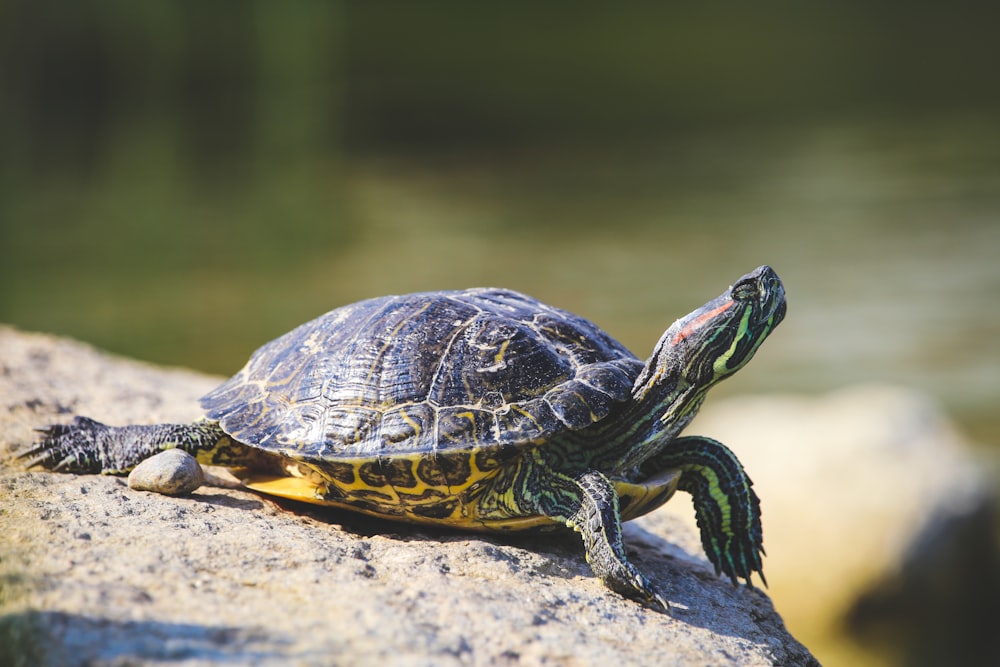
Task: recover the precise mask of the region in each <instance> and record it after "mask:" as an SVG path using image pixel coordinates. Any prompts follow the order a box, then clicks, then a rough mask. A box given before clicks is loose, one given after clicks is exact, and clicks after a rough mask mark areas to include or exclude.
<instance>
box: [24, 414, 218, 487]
mask: <svg viewBox="0 0 1000 667" xmlns="http://www.w3.org/2000/svg"><path fill="white" fill-rule="evenodd" d="M39 432H40V433H41V434H42V437H41V439H40V440H39V441H38V442H36V443H35V444H34V445H33V446H32V447H30V448H29V449H27V450H25V451H23V452H21V453H20V454H19V455H18V458H19V459H21V460H22V461H24V463H25V467H27V468H32V467H35V466H41V467H43V468H48V469H49V470H54V471H56V472H70V473H104V474H107V475H122V474H125V473H128V472H129V471H130V470H132V468H134V467H135V466H136V465H138V464H139V462H141V461H142V460H144V459H146V458H149V457H150V456H152V455H153V454H156V453H158V452H161V451H163V450H165V449H171V448H175V447H176V448H179V449H183V450H185V451H187V452H188V453H190V454H193V455H195V456H197V457H198V458H199V460H201V461H202V462H206V461H204V459H205V458H206V454H208V453H210V452H213V451H215V450H217V449H218V445H219V444H220V443H221V442H231V441H229V438H228V437H227V436H226V435H225V433H223V432H222V430H221V429H220V428H219V427H218V425H217V424H215V423H214V422H198V423H194V424H155V425H151V426H140V425H132V426H108V425H106V424H102V423H101V422H98V421H94V420H93V419H89V418H87V417H77V418H76V419H74V420H73V422H72V423H71V424H55V425H53V426H49V427H48V428H44V429H39Z"/></svg>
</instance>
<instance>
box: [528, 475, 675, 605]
mask: <svg viewBox="0 0 1000 667" xmlns="http://www.w3.org/2000/svg"><path fill="white" fill-rule="evenodd" d="M548 477H550V478H551V479H547V480H545V481H544V482H543V485H542V486H539V487H538V488H542V489H546V491H545V492H543V493H542V495H541V496H538V497H536V500H537V505H538V507H537V510H538V511H539V513H541V514H544V515H546V516H549V517H552V518H553V519H556V520H558V521H561V522H562V523H565V524H566V525H567V526H569V527H570V528H572V529H574V530H576V531H577V532H578V533H580V535H581V536H582V537H583V546H584V548H585V549H586V553H587V562H588V563H590V567H591V568H592V569H593V570H594V574H596V575H597V576H598V577H600V578H601V580H602V581H604V583H605V585H607V586H608V588H610V589H612V590H613V591H616V592H618V593H621V594H622V595H624V596H626V597H630V598H634V599H637V600H640V601H641V602H644V603H645V604H647V605H649V606H650V607H653V608H654V609H657V610H659V611H664V612H669V610H670V605H669V604H668V603H667V601H666V600H665V599H664V598H663V597H662V596H661V595H660V594H659V593H658V592H657V591H656V589H655V588H654V587H653V585H652V584H651V583H650V582H649V580H648V579H646V577H644V576H643V575H642V573H641V572H639V571H638V570H637V569H636V568H635V566H633V565H632V563H630V562H629V561H628V557H627V556H626V554H625V545H624V543H623V542H622V523H621V515H620V513H619V510H618V494H617V493H616V492H615V487H614V485H613V484H612V483H611V481H610V480H609V479H608V478H607V477H605V476H604V475H603V474H602V473H600V472H598V471H596V470H588V471H585V472H583V473H580V474H578V475H576V476H572V477H569V476H563V475H558V476H557V475H555V474H554V473H549V474H548Z"/></svg>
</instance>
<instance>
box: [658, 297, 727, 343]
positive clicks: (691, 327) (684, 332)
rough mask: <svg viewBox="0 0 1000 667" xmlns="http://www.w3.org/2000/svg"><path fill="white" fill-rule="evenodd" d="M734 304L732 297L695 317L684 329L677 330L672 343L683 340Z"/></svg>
mask: <svg viewBox="0 0 1000 667" xmlns="http://www.w3.org/2000/svg"><path fill="white" fill-rule="evenodd" d="M732 305H733V302H732V300H731V299H730V300H729V301H727V302H725V303H724V304H722V305H721V306H719V307H718V308H716V309H715V310H710V311H708V312H707V313H703V314H701V315H699V316H698V317H696V318H694V319H693V320H691V321H690V322H688V323H687V326H685V327H684V328H683V329H681V330H680V331H678V332H677V335H676V336H674V339H673V340H672V341H670V344H671V345H676V344H677V343H679V342H681V341H682V340H684V339H685V338H687V337H688V336H690V335H691V334H693V333H694V332H695V331H696V330H697V329H698V328H700V327H701V325H702V324H704V323H705V322H707V321H708V320H710V319H712V318H713V317H715V316H716V315H718V314H719V313H721V312H724V311H725V310H727V309H729V308H730V307H731V306H732Z"/></svg>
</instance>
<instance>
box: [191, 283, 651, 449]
mask: <svg viewBox="0 0 1000 667" xmlns="http://www.w3.org/2000/svg"><path fill="white" fill-rule="evenodd" d="M642 366H643V363H642V362H641V361H639V360H638V359H637V358H636V357H635V356H634V355H633V354H632V353H631V352H629V351H628V350H627V349H626V348H625V347H624V346H622V345H621V344H620V343H618V342H617V341H616V340H614V339H613V338H611V337H610V336H609V335H608V334H606V333H605V332H603V331H602V330H601V329H600V328H598V327H597V326H596V325H594V324H592V323H591V322H588V321H587V320H584V319H582V318H579V317H577V316H575V315H572V314H570V313H567V312H565V311H562V310H559V309H556V308H553V307H551V306H547V305H545V304H542V303H541V302H539V301H537V300H535V299H533V298H531V297H529V296H526V295H523V294H519V293H517V292H513V291H509V290H502V289H473V290H466V291H456V292H428V293H422V294H410V295H405V296H388V297H380V298H376V299H370V300H368V301H362V302H359V303H356V304H352V305H349V306H344V307H343V308H338V309H336V310H333V311H331V312H329V313H327V314H325V315H322V316H320V317H318V318H316V319H315V320H312V321H311V322H307V323H306V324H303V325H302V326H300V327H298V328H297V329H294V330H293V331H291V332H289V333H287V334H285V335H284V336H282V337H280V338H278V339H276V340H274V341H272V342H270V343H268V344H267V345H265V346H263V347H262V348H260V349H259V350H257V352H255V353H254V355H253V356H252V357H251V359H250V361H249V362H248V363H247V365H246V366H245V367H244V368H243V369H242V370H241V371H240V372H239V373H238V374H236V375H235V376H233V378H231V379H230V380H229V381H228V382H226V383H225V384H223V385H222V386H220V387H219V388H217V389H215V390H214V391H212V392H211V393H209V394H207V395H206V396H205V397H204V398H203V399H202V407H203V408H204V409H205V410H206V413H207V416H208V417H209V418H210V419H215V420H218V421H219V423H220V424H221V425H222V428H223V429H224V430H225V431H226V432H227V433H229V434H230V435H232V436H233V437H234V438H236V439H237V440H239V441H241V442H244V443H246V444H249V445H253V446H257V447H261V448H263V449H269V450H276V451H281V452H283V453H289V454H294V455H295V456H297V457H301V458H311V459H314V460H335V459H338V458H365V457H371V456H378V455H380V454H388V453H393V454H399V453H421V452H433V451H441V450H447V451H458V450H463V449H464V450H469V451H470V452H471V451H472V450H481V449H484V448H487V449H488V448H492V447H504V448H506V447H509V446H520V445H527V444H529V443H531V442H533V441H538V440H539V439H543V438H547V437H549V436H551V435H553V434H556V433H558V432H560V431H563V430H567V429H579V428H583V427H585V426H587V425H589V424H591V423H593V422H594V421H596V420H598V419H601V418H603V417H605V416H607V415H608V414H609V413H610V412H611V410H612V409H613V407H614V405H615V404H616V403H619V402H621V401H624V400H625V399H626V398H627V397H628V396H629V393H630V391H631V388H632V384H633V382H634V380H635V378H636V376H637V375H638V373H639V371H640V370H641V369H642Z"/></svg>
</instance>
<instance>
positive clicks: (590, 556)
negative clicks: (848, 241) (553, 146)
mask: <svg viewBox="0 0 1000 667" xmlns="http://www.w3.org/2000/svg"><path fill="white" fill-rule="evenodd" d="M785 312H786V303H785V291H784V287H783V285H782V283H781V280H780V279H779V278H778V276H777V274H776V273H775V272H774V270H773V269H771V268H770V267H769V266H766V265H765V266H761V267H759V268H757V269H756V270H754V271H752V272H750V273H748V274H746V275H744V276H742V277H741V278H739V279H738V280H737V281H736V282H735V283H733V285H732V286H731V287H730V288H729V289H727V290H726V291H725V292H723V293H722V294H721V295H720V296H719V297H717V298H715V299H712V300H711V301H709V302H708V303H706V304H705V305H703V306H701V307H700V308H698V309H696V310H694V311H693V312H691V313H689V314H688V315H686V316H684V317H682V318H680V319H678V320H677V321H676V322H674V323H673V324H672V325H671V326H670V327H669V328H668V329H667V330H666V332H665V333H664V334H663V336H662V337H661V338H660V339H659V342H658V343H657V344H656V346H655V348H654V350H653V353H652V355H651V356H650V357H649V359H648V360H646V361H642V360H640V359H639V358H637V357H636V356H635V355H634V354H632V353H631V352H630V351H629V350H628V349H627V348H626V347H625V346H624V345H623V344H621V343H619V342H618V341H617V340H615V339H614V338H612V337H611V336H610V335H609V334H607V333H606V332H604V331H603V330H602V329H601V328H599V327H598V326H597V325H596V324H593V323H592V322H590V321H588V320H586V319H584V318H582V317H580V316H577V315H574V314H572V313H570V312H567V311H565V310H562V309H559V308H556V307H553V306H549V305H546V304H544V303H542V302H540V301H538V300H537V299H534V298H532V297H530V296H527V295H525V294H521V293H518V292H515V291H511V290H507V289H498V288H476V289H469V290H464V291H436V292H423V293H415V294H406V295H396V296H384V297H379V298H373V299H369V300H365V301H360V302H358V303H355V304H352V305H347V306H343V307H341V308H337V309H335V310H332V311H330V312H328V313H326V314H325V315H322V316H320V317H318V318H316V319H314V320H312V321H310V322H307V323H305V324H303V325H301V326H299V327H298V328H296V329H294V330H292V331H290V332H289V333H286V334H285V335H283V336H281V337H279V338H277V339H275V340H273V341H271V342H269V343H267V344H265V345H264V346H263V347H261V348H260V349H258V350H257V351H256V352H255V353H254V354H253V355H252V356H251V358H250V360H249V361H248V362H247V364H246V366H244V368H243V369H242V370H240V371H239V372H238V373H237V374H236V375H234V376H233V377H232V378H230V379H229V380H228V381H226V382H224V383H223V384H222V385H220V386H219V387H217V388H216V389H214V390H212V391H210V392H209V393H208V394H206V395H205V396H204V397H203V398H202V399H201V406H202V408H203V409H204V417H203V418H202V419H200V420H198V421H196V422H194V423H189V424H155V425H126V426H108V425H105V424H103V423H100V422H97V421H94V420H92V419H89V418H87V417H82V416H77V417H75V419H74V420H73V421H72V423H69V424H56V425H51V426H48V427H45V428H41V429H39V431H40V433H41V435H40V437H39V439H38V440H37V441H36V442H35V443H34V444H33V445H31V446H30V447H29V448H28V449H27V450H26V451H24V452H22V453H21V454H20V456H21V458H22V460H23V461H24V464H25V465H26V467H28V468H29V469H30V468H33V467H43V468H47V469H50V470H54V471H59V472H70V473H104V474H126V473H128V472H129V471H130V470H131V469H133V468H134V467H135V466H136V465H137V464H139V463H140V462H141V461H143V460H144V459H146V458H148V457H150V456H153V455H155V454H157V453H159V452H161V451H163V450H167V449H171V448H178V449H181V450H184V451H186V452H188V453H189V454H191V455H193V456H195V457H196V458H197V460H198V461H199V462H200V463H203V464H212V465H221V466H227V467H229V468H231V469H233V470H234V472H236V473H237V475H238V476H239V477H240V478H241V479H242V480H243V483H244V484H245V486H246V487H248V488H250V489H253V490H256V491H259V492H262V493H266V494H273V495H276V496H280V497H284V498H292V499H295V500H300V501H306V502H309V503H316V504H320V505H332V506H336V507H340V508H346V509H348V510H352V511H357V512H362V513H364V514H368V515H374V516H376V517H381V518H386V519H391V520H399V521H405V522H412V523H418V524H432V525H439V526H448V527H455V528H460V529H471V530H481V531H516V530H526V529H534V528H551V527H559V526H564V527H569V528H571V529H573V530H575V531H577V532H578V533H579V534H580V535H581V537H582V539H583V544H584V550H585V553H586V558H587V560H588V562H589V563H590V566H591V569H592V570H593V572H594V573H595V574H596V575H597V576H598V577H600V578H601V579H602V580H603V582H604V583H605V584H606V585H607V587H609V588H610V589H612V590H614V591H617V592H618V593H621V594H623V595H625V596H626V597H630V598H633V599H636V600H638V601H640V602H641V603H644V604H646V605H647V606H649V607H651V608H654V609H656V610H660V611H665V612H668V611H669V605H668V603H667V601H666V599H665V598H664V596H663V595H662V594H661V592H660V591H659V589H658V588H657V587H656V586H654V584H653V583H652V582H651V581H650V580H649V579H647V577H646V576H645V575H643V574H642V573H641V572H640V571H639V570H638V569H637V568H636V567H635V566H634V565H633V564H632V563H631V562H630V561H629V559H628V557H627V554H626V550H625V546H624V543H623V540H622V522H623V521H627V520H630V519H633V518H635V517H638V516H641V515H643V514H646V513H647V512H650V511H652V510H653V509H656V508H657V507H659V506H661V505H662V504H663V503H665V502H666V501H667V500H668V499H669V498H670V497H671V496H673V494H674V492H675V491H677V490H678V489H680V490H682V491H686V492H687V493H689V494H691V496H692V498H693V505H694V510H695V514H696V518H697V523H698V526H699V530H700V534H701V542H702V545H703V547H704V550H705V552H706V554H707V556H708V558H709V560H710V561H711V562H712V564H713V565H714V566H715V570H716V575H717V576H719V575H726V576H727V577H729V579H731V581H732V583H733V584H734V585H736V584H737V583H738V580H739V579H743V580H745V582H746V584H747V585H748V586H752V585H753V584H752V582H751V575H752V574H753V573H757V574H758V575H759V577H760V579H761V582H762V583H763V584H764V585H766V580H765V579H764V575H763V568H762V562H761V556H762V555H763V553H764V549H763V535H762V529H761V512H760V501H759V499H758V497H757V494H756V493H755V491H754V490H753V488H752V482H751V480H750V478H749V476H748V475H747V474H746V472H745V471H744V469H743V466H742V465H741V463H740V462H739V460H738V459H737V457H736V456H735V454H733V452H732V451H731V450H730V449H728V448H727V447H726V446H725V445H723V444H722V443H720V442H718V441H716V440H713V439H711V438H708V437H703V436H690V435H686V436H681V435H680V433H681V431H683V430H684V428H685V427H686V426H687V425H688V423H689V422H690V421H691V420H692V419H693V418H694V416H695V414H696V413H697V412H698V409H699V408H700V406H701V405H702V402H703V401H704V399H705V395H706V392H707V391H708V390H709V389H710V388H711V387H712V386H714V385H715V384H716V383H717V382H719V381H720V380H722V379H724V378H726V377H728V376H730V375H732V374H733V373H735V372H736V371H737V370H739V369H740V368H741V367H743V366H744V364H746V363H747V362H748V361H749V360H750V358H751V357H752V356H753V355H754V353H755V352H756V351H757V349H758V347H759V346H760V345H761V343H762V342H763V341H764V339H765V338H766V337H767V336H768V334H770V332H771V331H772V330H773V329H774V328H775V327H776V326H777V325H778V324H779V323H780V322H781V320H782V319H783V317H784V315H785Z"/></svg>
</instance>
